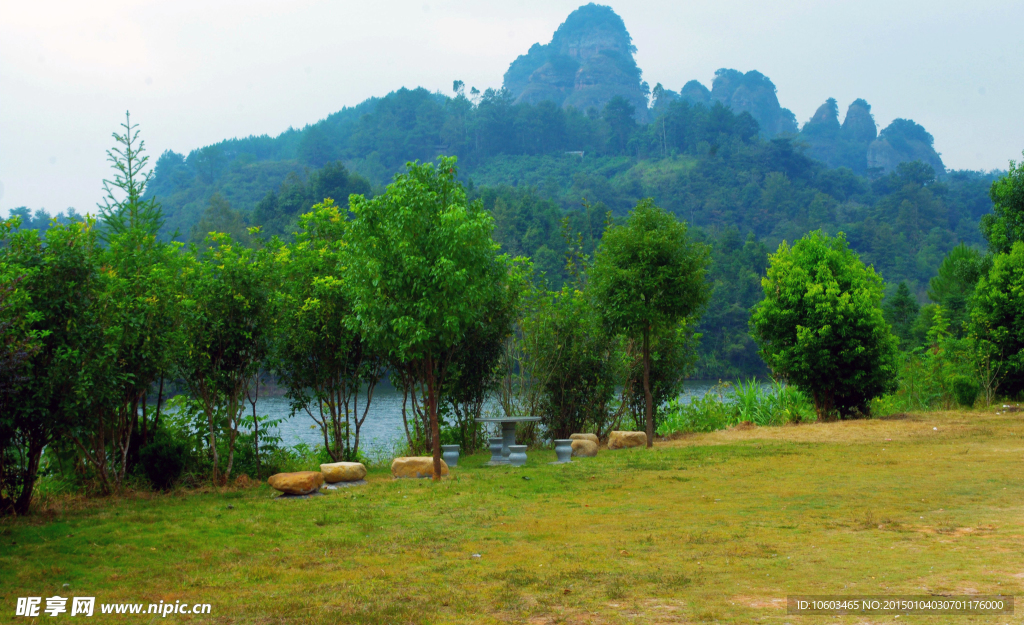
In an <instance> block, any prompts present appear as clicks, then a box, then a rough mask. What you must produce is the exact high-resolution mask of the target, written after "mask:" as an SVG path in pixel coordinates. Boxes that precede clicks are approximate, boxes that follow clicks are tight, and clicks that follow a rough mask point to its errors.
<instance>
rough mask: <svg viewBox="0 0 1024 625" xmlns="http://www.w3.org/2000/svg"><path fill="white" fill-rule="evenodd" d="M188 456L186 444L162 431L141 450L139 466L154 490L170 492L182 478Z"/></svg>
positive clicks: (158, 431) (157, 432)
mask: <svg viewBox="0 0 1024 625" xmlns="http://www.w3.org/2000/svg"><path fill="white" fill-rule="evenodd" d="M188 456H189V450H188V446H187V445H186V444H185V442H184V441H181V440H179V439H176V438H174V437H172V436H171V435H170V434H168V433H167V431H166V430H162V429H161V430H157V431H156V432H154V436H153V439H152V440H151V441H150V442H149V444H147V445H146V446H145V447H143V448H142V449H141V450H139V464H141V465H142V470H143V471H144V472H145V474H146V477H148V478H149V481H150V482H152V484H153V487H154V488H157V489H159V490H168V489H170V488H171V487H172V486H174V483H175V482H177V481H178V478H179V477H181V473H182V471H184V470H185V465H186V464H187V463H188Z"/></svg>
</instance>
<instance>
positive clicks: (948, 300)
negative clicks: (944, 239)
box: [928, 243, 992, 336]
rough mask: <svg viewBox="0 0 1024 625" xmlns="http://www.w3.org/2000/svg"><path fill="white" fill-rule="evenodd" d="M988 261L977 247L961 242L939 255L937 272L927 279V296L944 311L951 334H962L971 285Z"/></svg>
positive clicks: (979, 276) (975, 281)
mask: <svg viewBox="0 0 1024 625" xmlns="http://www.w3.org/2000/svg"><path fill="white" fill-rule="evenodd" d="M991 262H992V261H991V259H990V258H987V257H985V256H983V255H982V253H981V252H979V251H978V250H976V249H973V248H970V247H967V246H966V245H964V244H963V243H961V244H959V245H957V246H956V247H954V248H953V249H952V250H950V251H949V254H947V255H946V257H945V258H944V259H942V264H941V265H939V271H938V274H937V275H935V276H934V277H933V278H932V279H931V280H929V282H928V298H929V299H930V300H932V301H933V302H935V303H936V304H940V305H941V306H942V308H943V309H944V310H945V311H946V313H947V314H948V318H949V323H950V325H951V326H952V331H953V334H955V335H957V336H960V335H962V334H963V332H962V330H963V325H964V323H965V322H966V321H967V307H968V304H969V303H970V299H971V296H972V295H973V294H974V287H975V285H976V284H978V280H979V279H980V278H981V276H982V275H984V274H985V273H987V271H988V267H989V264H990V263H991Z"/></svg>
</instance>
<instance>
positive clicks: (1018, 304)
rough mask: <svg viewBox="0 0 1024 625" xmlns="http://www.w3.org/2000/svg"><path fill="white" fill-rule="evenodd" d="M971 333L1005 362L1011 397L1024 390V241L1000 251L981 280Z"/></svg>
mask: <svg viewBox="0 0 1024 625" xmlns="http://www.w3.org/2000/svg"><path fill="white" fill-rule="evenodd" d="M971 334H972V335H973V336H975V337H977V340H978V341H979V342H982V343H983V344H985V345H987V346H990V347H991V349H992V351H993V355H994V357H995V359H996V360H997V361H998V362H1001V363H1003V366H1004V369H1003V371H1004V374H1005V380H1004V381H1003V386H1002V389H1003V391H1004V392H1005V393H1006V394H1007V395H1009V396H1014V395H1017V394H1019V393H1021V392H1022V391H1024V242H1022V241H1017V242H1015V243H1014V244H1013V246H1012V247H1011V248H1010V251H1009V252H1008V253H1001V254H996V255H995V256H994V257H993V259H992V268H991V269H990V270H989V273H988V275H987V276H982V277H981V279H980V280H979V281H978V286H977V287H976V289H975V292H974V304H973V308H972V310H971Z"/></svg>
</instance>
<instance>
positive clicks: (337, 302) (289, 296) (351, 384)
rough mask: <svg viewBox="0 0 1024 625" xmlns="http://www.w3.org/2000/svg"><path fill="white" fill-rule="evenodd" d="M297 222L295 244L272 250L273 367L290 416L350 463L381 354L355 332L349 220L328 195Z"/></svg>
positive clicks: (380, 373) (382, 364)
mask: <svg viewBox="0 0 1024 625" xmlns="http://www.w3.org/2000/svg"><path fill="white" fill-rule="evenodd" d="M299 227H300V229H299V231H298V233H297V234H296V240H295V243H293V244H291V245H288V246H282V247H280V248H279V249H277V250H276V258H275V263H276V265H277V267H276V271H277V272H279V273H278V280H279V282H278V290H277V293H276V294H275V297H276V302H275V317H276V318H275V324H276V335H275V341H274V352H273V363H274V364H273V367H274V370H275V372H276V373H277V376H278V379H279V381H280V382H281V383H282V385H283V386H285V388H287V392H286V394H287V397H288V399H289V400H291V404H292V414H293V415H294V414H297V413H300V412H305V413H306V414H308V415H310V416H311V417H312V418H313V420H314V421H315V422H316V424H317V425H318V426H319V428H320V431H321V433H322V434H323V438H324V448H325V449H326V450H327V451H328V453H329V454H330V456H331V458H332V459H333V461H334V462H340V461H352V460H354V459H355V458H356V457H357V456H358V454H359V443H360V438H359V435H360V431H361V429H362V425H363V423H364V422H365V421H366V417H367V414H368V413H369V408H370V403H371V400H372V398H373V391H374V389H375V388H376V385H377V382H378V381H379V380H380V379H381V377H382V376H383V375H384V368H385V365H386V358H387V352H382V351H379V350H375V349H374V348H373V347H372V346H371V345H370V344H369V343H368V342H367V341H365V340H364V339H363V336H362V334H361V332H360V331H359V323H358V319H357V317H356V312H355V300H354V296H353V294H352V283H351V278H350V274H351V272H350V271H349V264H350V263H351V262H352V259H351V258H350V257H348V256H347V250H348V246H349V242H348V241H347V236H346V235H347V232H348V229H349V223H348V222H347V221H346V220H345V218H344V216H343V215H342V214H341V212H340V211H339V210H338V207H337V206H336V205H335V204H334V202H333V200H330V199H327V200H324V202H323V203H321V204H317V205H316V206H314V207H313V210H312V211H311V212H309V213H307V214H305V215H303V216H302V217H301V218H300V219H299ZM361 392H364V397H362V398H361V397H360V393H361Z"/></svg>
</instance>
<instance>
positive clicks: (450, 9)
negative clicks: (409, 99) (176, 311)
mask: <svg viewBox="0 0 1024 625" xmlns="http://www.w3.org/2000/svg"><path fill="white" fill-rule="evenodd" d="M610 4H611V6H612V8H613V9H615V11H616V12H618V13H619V15H621V16H622V18H623V20H625V23H626V27H627V28H628V29H629V32H630V34H631V35H632V36H633V43H634V44H635V45H636V47H637V49H638V52H637V62H638V63H639V65H640V68H641V69H642V70H643V71H644V79H645V80H647V81H648V82H649V83H650V84H651V85H652V86H653V85H654V84H655V83H657V82H661V83H662V84H664V85H665V86H666V87H667V88H670V89H674V90H678V89H679V88H680V87H681V86H682V85H683V84H684V83H685V82H686V81H688V80H690V79H694V78H695V79H697V80H700V81H701V82H703V83H704V84H706V85H708V86H710V84H711V79H712V78H713V76H714V72H715V70H716V69H718V68H720V67H730V68H735V69H739V70H742V71H747V70H751V69H757V70H759V71H761V72H762V73H764V74H765V75H767V76H768V77H769V78H771V79H772V81H773V82H774V83H775V85H776V86H777V87H778V95H779V100H780V101H781V103H782V105H783V106H785V107H787V108H789V109H791V110H792V111H793V112H794V113H795V114H796V117H797V120H798V121H799V122H800V123H801V124H803V123H804V122H806V121H807V120H808V119H809V118H810V116H811V115H812V114H813V113H814V110H815V109H816V108H817V107H818V106H819V105H820V104H821V103H822V102H824V100H825V99H826V98H828V97H834V98H836V99H837V100H838V101H839V106H840V116H842V115H844V114H845V112H846V107H847V106H848V105H849V103H850V102H851V101H853V100H854V99H856V98H865V99H866V100H867V101H868V102H869V103H870V104H871V105H872V112H873V113H874V115H875V121H876V122H878V124H879V127H880V128H882V127H884V126H886V125H887V124H888V123H889V122H890V121H891V120H892V119H894V118H896V117H909V118H911V119H914V120H915V121H917V122H918V123H920V124H922V125H923V126H924V127H925V128H927V129H928V131H929V132H931V133H932V135H934V136H935V148H936V149H937V150H938V151H939V152H940V153H941V154H942V158H943V160H944V161H945V163H946V165H947V167H950V168H953V169H996V168H998V169H1005V168H1006V166H1007V161H1008V160H1009V159H1019V158H1020V156H1021V150H1022V149H1024V115H1022V113H1021V103H1022V102H1024V80H1022V79H1024V38H1022V37H1021V35H1020V33H1021V27H1022V26H1024V2H1021V1H1020V0H1016V1H998V2H965V1H963V0H960V1H956V2H940V1H936V0H931V1H916V0H915V1H907V0H896V1H894V0H885V1H873V0H872V1H868V0H859V1H857V2H837V1H835V0H833V1H820V2H811V1H799V0H775V1H774V2H764V1H762V0H714V1H706V2H681V1H679V0H643V1H628V2H627V1H615V2H611V3H610ZM578 6H579V2H578V1H577V2H563V1H560V0H529V1H524V2H514V1H510V0H503V1H501V2H487V1H485V0H472V1H467V2H440V1H437V0H416V1H408V2H407V1H403V2H391V1H386V2H366V1H365V0H361V1H359V2H346V1H342V0H329V1H316V0H303V1H296V0H291V1H289V2H281V1H280V0H275V1H273V2H270V1H265V0H245V1H244V2H242V1H221V0H204V1H202V2H199V1H195V0H176V1H173V2H171V1H164V2H137V1H131V0H120V1H114V0H90V1H89V2H80V1H78V2H46V1H41V0H35V1H33V2H17V1H16V0H5V1H4V2H3V4H2V5H0V211H3V212H6V209H9V208H12V207H17V206H23V205H24V206H29V207H31V208H40V207H43V208H46V209H47V210H49V211H50V212H57V211H60V210H63V209H65V208H67V207H69V206H73V207H75V208H77V209H78V210H79V211H80V212H92V211H94V207H95V204H96V202H97V201H98V200H99V199H100V195H101V192H100V190H101V186H102V179H103V178H104V177H107V176H108V175H109V174H108V171H109V170H108V166H107V163H106V160H105V159H106V156H105V150H106V149H107V148H109V147H110V146H111V143H112V141H111V138H110V134H111V132H113V131H114V130H116V129H117V125H118V124H119V123H120V122H121V121H122V120H123V117H124V112H125V110H126V109H130V110H131V112H132V119H133V120H134V121H137V122H138V123H139V124H140V127H141V130H142V135H143V138H144V139H145V141H146V147H147V149H148V152H149V154H150V155H152V162H154V163H155V161H156V158H157V157H158V156H159V155H160V153H162V152H163V151H164V150H168V149H171V150H175V151H177V152H182V153H188V152H189V151H190V150H192V149H194V148H197V147H201V146H203V145H207V144H210V143H214V142H217V141H219V140H221V139H225V138H229V137H236V136H246V135H250V134H263V133H267V134H271V135H276V134H278V133H280V132H282V131H284V130H285V129H287V128H288V127H289V126H295V127H301V126H304V125H306V124H308V123H312V122H315V121H317V120H318V119H321V118H323V117H325V116H326V115H328V114H329V113H331V112H333V111H336V110H339V109H341V108H342V107H344V106H351V105H355V104H357V103H359V102H360V101H362V100H364V99H365V98H367V97H370V96H382V95H385V94H386V93H388V92H389V91H392V90H395V89H398V88H400V87H403V86H405V87H416V86H423V87H426V88H427V89H430V90H440V91H442V92H445V93H450V90H451V84H452V81H453V80H455V79H461V80H464V81H465V82H466V84H467V85H469V86H476V87H478V88H480V89H481V90H482V89H484V88H486V87H499V86H500V85H501V78H502V74H504V72H505V70H506V69H507V68H508V65H509V63H510V62H511V61H512V60H513V59H515V58H516V56H517V55H519V54H523V53H525V52H526V51H527V49H529V47H530V45H532V44H533V43H535V42H541V43H547V42H548V41H550V39H551V34H552V33H553V32H554V30H555V29H556V28H557V27H558V25H559V24H560V23H561V22H562V21H563V20H564V19H565V17H566V16H567V15H568V14H569V13H570V12H571V11H572V10H573V9H575V8H577V7H578Z"/></svg>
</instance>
